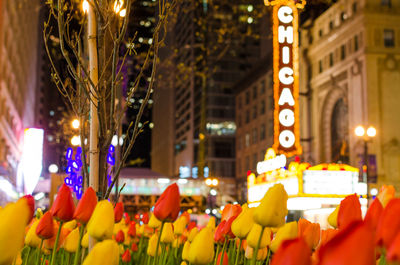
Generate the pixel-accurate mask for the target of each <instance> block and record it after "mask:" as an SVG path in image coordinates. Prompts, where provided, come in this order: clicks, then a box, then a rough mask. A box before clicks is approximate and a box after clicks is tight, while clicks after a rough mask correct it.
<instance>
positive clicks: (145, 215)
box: [142, 212, 150, 225]
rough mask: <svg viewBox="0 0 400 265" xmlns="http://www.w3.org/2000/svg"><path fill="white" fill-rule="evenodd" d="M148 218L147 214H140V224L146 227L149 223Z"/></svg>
mask: <svg viewBox="0 0 400 265" xmlns="http://www.w3.org/2000/svg"><path fill="white" fill-rule="evenodd" d="M149 220H150V217H149V213H147V212H146V213H144V214H142V222H143V224H145V225H147V224H148V223H149Z"/></svg>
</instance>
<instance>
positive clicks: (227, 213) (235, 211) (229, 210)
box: [221, 204, 242, 221]
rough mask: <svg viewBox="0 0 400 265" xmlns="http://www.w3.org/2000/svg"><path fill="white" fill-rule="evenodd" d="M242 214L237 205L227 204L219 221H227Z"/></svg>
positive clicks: (240, 208)
mask: <svg viewBox="0 0 400 265" xmlns="http://www.w3.org/2000/svg"><path fill="white" fill-rule="evenodd" d="M241 212H242V207H240V205H239V204H227V205H225V207H224V209H223V210H222V214H221V221H224V220H225V221H228V220H229V219H230V218H231V217H235V218H236V217H237V216H238V215H239V214H240V213H241Z"/></svg>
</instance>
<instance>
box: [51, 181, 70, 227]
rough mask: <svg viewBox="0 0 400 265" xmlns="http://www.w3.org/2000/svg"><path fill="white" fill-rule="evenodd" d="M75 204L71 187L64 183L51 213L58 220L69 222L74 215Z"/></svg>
mask: <svg viewBox="0 0 400 265" xmlns="http://www.w3.org/2000/svg"><path fill="white" fill-rule="evenodd" d="M74 212H75V204H74V200H73V199H72V194H71V189H70V188H69V187H68V186H67V185H66V184H65V183H64V184H63V185H62V186H61V188H60V189H59V190H58V193H57V197H56V199H55V201H54V203H53V206H52V207H51V214H52V215H53V216H54V218H55V219H56V220H59V221H63V222H68V221H71V220H72V219H73V217H74Z"/></svg>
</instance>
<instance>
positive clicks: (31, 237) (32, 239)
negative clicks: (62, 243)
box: [25, 220, 41, 248]
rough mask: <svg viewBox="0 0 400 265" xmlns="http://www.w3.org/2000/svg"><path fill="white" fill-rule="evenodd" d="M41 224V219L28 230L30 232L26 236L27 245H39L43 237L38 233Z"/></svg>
mask: <svg viewBox="0 0 400 265" xmlns="http://www.w3.org/2000/svg"><path fill="white" fill-rule="evenodd" d="M38 224H39V220H36V221H35V222H34V223H33V224H32V225H31V227H30V228H29V230H28V233H27V234H26V236H25V245H28V246H30V247H35V248H37V247H39V246H40V242H41V239H40V238H39V237H38V236H37V235H36V228H37V226H38Z"/></svg>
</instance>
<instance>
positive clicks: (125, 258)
mask: <svg viewBox="0 0 400 265" xmlns="http://www.w3.org/2000/svg"><path fill="white" fill-rule="evenodd" d="M122 261H123V262H130V261H131V252H129V249H127V250H125V252H124V254H122Z"/></svg>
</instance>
